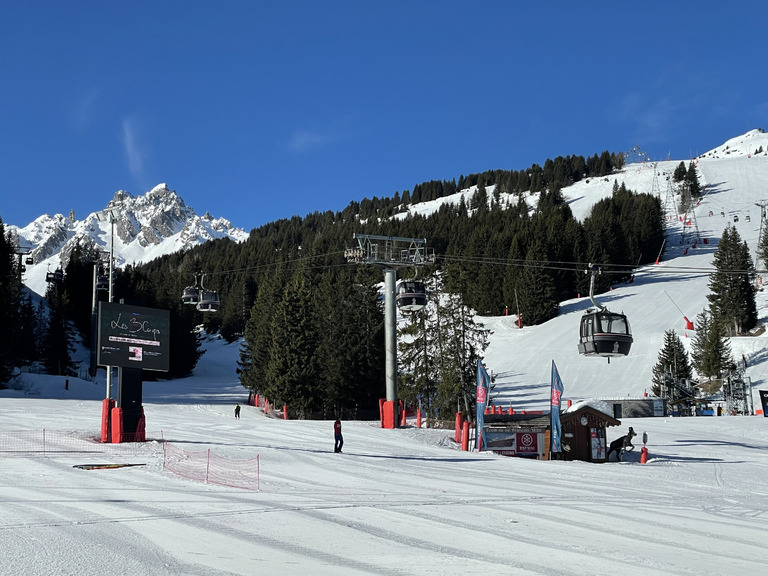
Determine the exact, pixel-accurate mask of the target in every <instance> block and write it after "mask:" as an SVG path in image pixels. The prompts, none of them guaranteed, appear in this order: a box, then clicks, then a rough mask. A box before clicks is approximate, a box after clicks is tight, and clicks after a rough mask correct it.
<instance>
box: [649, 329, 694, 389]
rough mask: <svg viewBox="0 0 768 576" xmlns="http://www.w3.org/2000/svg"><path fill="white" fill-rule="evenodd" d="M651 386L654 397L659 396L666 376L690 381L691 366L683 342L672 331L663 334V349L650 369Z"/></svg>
mask: <svg viewBox="0 0 768 576" xmlns="http://www.w3.org/2000/svg"><path fill="white" fill-rule="evenodd" d="M652 373H653V378H652V381H653V386H652V388H651V390H652V391H653V393H654V394H656V396H660V395H661V385H662V384H663V383H664V381H665V378H666V377H667V376H671V377H672V378H673V379H675V380H690V379H691V374H692V370H691V364H690V361H689V359H688V351H687V350H686V349H685V345H684V344H683V341H682V340H680V336H678V335H677V334H676V333H675V331H674V330H667V331H666V332H664V347H663V348H662V349H661V351H660V352H659V356H658V361H657V362H656V365H655V366H654V367H653V369H652Z"/></svg>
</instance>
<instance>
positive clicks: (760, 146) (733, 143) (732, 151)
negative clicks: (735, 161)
mask: <svg viewBox="0 0 768 576" xmlns="http://www.w3.org/2000/svg"><path fill="white" fill-rule="evenodd" d="M736 156H749V157H751V156H768V134H766V133H765V131H764V130H763V129H762V128H756V129H755V130H750V131H749V132H747V133H746V134H742V135H741V136H736V137H735V138H731V139H730V140H727V141H726V142H725V143H724V144H723V145H722V146H719V147H717V148H714V149H712V150H710V151H709V152H706V153H705V154H702V155H701V156H700V158H729V157H730V158H733V157H736Z"/></svg>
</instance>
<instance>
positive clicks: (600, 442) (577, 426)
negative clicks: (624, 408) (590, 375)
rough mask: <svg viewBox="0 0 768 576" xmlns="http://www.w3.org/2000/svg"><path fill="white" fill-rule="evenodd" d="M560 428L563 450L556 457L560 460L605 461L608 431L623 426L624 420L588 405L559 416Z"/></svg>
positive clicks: (579, 406) (576, 407) (582, 405)
mask: <svg viewBox="0 0 768 576" xmlns="http://www.w3.org/2000/svg"><path fill="white" fill-rule="evenodd" d="M560 425H561V427H562V438H561V444H562V448H563V451H562V452H560V453H559V454H558V455H557V458H558V459H561V460H583V461H585V462H605V461H606V455H607V453H608V445H607V444H608V443H607V442H606V429H607V428H608V427H609V426H621V421H619V420H617V419H616V418H614V417H612V416H610V415H609V414H606V413H605V412H602V411H600V410H598V409H597V408H595V407H593V406H590V405H589V404H580V405H575V406H574V407H573V409H571V410H569V411H568V412H563V413H561V414H560ZM553 457H554V455H553Z"/></svg>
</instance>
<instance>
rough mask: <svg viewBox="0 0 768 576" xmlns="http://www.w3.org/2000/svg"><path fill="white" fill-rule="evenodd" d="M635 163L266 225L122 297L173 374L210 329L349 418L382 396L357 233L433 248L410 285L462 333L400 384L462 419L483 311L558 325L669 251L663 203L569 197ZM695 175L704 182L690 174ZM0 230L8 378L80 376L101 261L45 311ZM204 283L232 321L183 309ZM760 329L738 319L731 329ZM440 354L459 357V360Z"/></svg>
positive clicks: (247, 358) (295, 393) (452, 334)
mask: <svg viewBox="0 0 768 576" xmlns="http://www.w3.org/2000/svg"><path fill="white" fill-rule="evenodd" d="M623 162H624V158H623V155H622V154H611V153H608V152H603V153H602V154H600V155H594V156H593V157H591V158H586V159H585V158H584V157H581V156H568V157H558V158H556V159H554V160H549V159H548V160H546V161H545V162H544V164H543V166H539V165H533V166H531V167H530V168H528V169H526V170H520V171H507V170H495V171H488V172H483V173H479V174H471V175H468V176H460V177H459V178H458V179H457V180H451V181H430V182H425V183H422V184H418V185H416V186H414V188H413V190H410V191H408V190H406V191H403V192H396V193H395V194H394V195H393V196H392V197H391V198H376V197H373V198H366V199H364V200H362V201H359V202H357V201H354V202H351V203H350V204H349V205H348V206H347V207H346V208H345V209H344V210H342V211H340V212H335V213H334V212H331V211H327V212H315V213H311V214H307V215H306V216H303V217H299V216H293V217H291V218H286V219H281V220H277V221H274V222H270V223H267V224H264V225H263V226H260V227H258V228H255V229H253V230H252V231H251V232H250V236H249V238H248V240H247V241H246V242H244V243H240V244H238V243H235V242H232V241H230V240H226V239H225V240H216V241H211V242H207V243H205V244H203V245H201V246H199V247H196V248H194V249H191V250H188V251H185V252H179V253H174V254H170V255H167V256H164V257H162V258H159V259H157V260H154V261H152V262H149V263H146V264H143V265H136V266H126V267H125V268H123V269H120V270H118V271H117V274H116V279H115V284H114V292H115V301H120V299H123V300H124V301H125V302H126V303H132V304H137V305H142V306H148V307H156V308H163V309H167V310H170V312H171V330H172V338H171V341H172V350H171V368H170V373H169V374H162V376H163V377H174V378H178V377H184V376H185V375H188V374H190V373H191V371H192V370H193V369H194V367H195V365H196V363H197V361H198V359H199V358H200V355H201V348H200V344H201V332H200V330H199V329H198V327H199V326H200V325H204V327H205V332H206V333H207V334H217V335H218V337H221V338H224V339H226V340H227V341H229V342H235V341H237V340H240V342H241V344H240V362H239V364H238V366H237V372H238V374H239V377H240V380H241V382H242V384H243V386H244V387H245V388H246V389H248V390H250V391H254V392H258V393H260V394H263V395H266V396H267V397H269V398H270V400H273V401H274V402H276V403H280V404H282V403H287V404H289V405H291V407H292V410H293V412H294V413H296V414H297V415H299V417H305V418H312V417H327V416H330V415H333V414H339V413H341V412H342V411H343V412H344V414H345V415H346V417H371V415H375V414H378V401H379V398H380V397H381V396H382V395H383V381H384V360H383V359H384V336H383V334H384V327H383V313H382V310H383V304H382V301H381V299H380V297H379V293H378V285H380V283H381V282H382V270H381V269H379V268H375V267H372V266H368V265H360V264H354V263H349V262H347V260H346V258H345V255H344V251H345V249H347V248H351V247H355V241H354V240H353V234H355V233H359V234H374V235H383V236H398V237H406V238H426V239H427V242H428V245H429V247H430V248H431V249H432V250H434V253H435V255H436V259H435V262H434V263H433V264H430V265H429V266H426V267H423V268H421V269H419V270H418V271H416V270H414V269H400V270H399V271H398V276H399V277H400V278H408V277H413V276H414V275H416V274H417V273H418V277H419V278H420V279H422V280H424V281H425V282H426V283H427V286H428V287H437V286H439V288H438V290H439V291H440V292H441V293H444V294H449V295H451V299H450V300H449V301H447V302H438V301H437V300H434V299H433V300H432V304H431V306H432V310H433V311H434V312H435V313H436V314H438V316H436V317H441V318H451V319H452V321H455V322H454V323H453V324H452V325H451V328H450V329H448V328H447V327H446V326H443V327H442V328H441V329H440V330H436V329H435V325H434V322H435V320H434V317H431V316H430V317H427V315H426V313H425V315H424V319H423V320H420V319H419V318H418V317H414V318H413V319H412V320H413V321H412V322H410V323H409V325H408V326H407V328H406V330H407V331H408V333H409V336H408V338H409V341H411V342H418V343H419V344H418V346H421V347H422V348H421V349H422V350H423V349H424V347H427V346H429V347H430V348H429V350H428V351H427V352H428V355H429V357H430V358H432V360H433V361H432V362H431V365H430V366H429V367H427V366H425V365H423V364H420V363H419V360H418V358H419V355H418V354H414V353H411V354H410V355H409V354H408V352H407V350H405V349H403V350H402V351H401V355H403V358H404V360H403V362H402V365H401V366H400V370H401V375H400V376H399V378H400V379H401V381H402V382H403V390H404V393H405V395H406V396H407V400H408V401H410V402H413V403H416V402H422V403H424V405H425V406H428V407H429V409H430V411H431V413H432V414H434V415H436V416H438V417H440V416H443V417H445V416H449V417H450V415H451V414H452V413H453V411H455V409H456V405H457V402H461V403H462V404H464V405H465V406H467V407H470V406H471V404H472V401H473V400H472V395H473V393H474V391H473V388H474V382H473V379H472V378H473V376H472V371H473V369H474V364H473V362H475V361H476V359H477V358H482V355H483V350H484V348H485V346H487V334H486V333H484V331H483V327H482V326H481V325H475V324H474V321H473V320H472V317H473V315H474V313H478V314H480V315H484V316H489V315H502V314H505V313H506V312H509V313H510V314H511V313H517V312H518V311H519V313H520V315H521V318H522V322H523V323H524V324H527V325H534V324H540V323H542V322H546V321H547V320H549V319H551V318H553V317H555V316H556V315H557V314H558V308H559V302H560V301H562V300H565V299H569V298H573V297H575V296H576V295H577V294H579V293H582V294H584V293H588V291H589V277H588V275H587V274H585V273H584V272H585V271H586V270H587V266H588V264H590V263H594V264H596V265H598V266H600V267H601V269H602V271H603V274H601V275H600V276H599V277H598V280H597V284H598V285H597V289H596V293H599V292H603V291H605V290H607V289H609V287H610V286H611V285H612V284H615V283H620V282H629V281H631V280H632V274H633V270H634V269H635V268H636V267H638V266H641V265H643V264H646V263H650V262H653V261H654V260H655V259H656V257H657V256H658V254H659V251H660V249H661V247H662V246H663V242H664V217H663V209H662V205H661V201H660V199H659V198H657V197H654V196H652V195H650V194H647V193H637V192H634V191H632V190H629V189H627V188H626V187H625V186H624V185H623V184H621V185H620V184H618V183H617V184H615V186H614V189H613V193H612V194H611V195H610V196H609V197H606V198H604V199H603V200H601V201H600V202H598V203H597V204H595V206H594V207H593V209H592V211H591V214H590V215H589V216H588V217H587V218H585V220H584V221H583V222H579V221H578V220H577V219H576V218H575V217H574V216H573V214H572V213H571V210H570V208H569V206H568V204H567V203H566V202H565V201H564V198H563V195H562V193H561V190H562V188H563V187H565V186H568V185H570V184H572V183H574V182H576V181H579V180H581V179H584V178H597V177H603V176H606V175H609V174H612V173H613V172H614V171H616V170H619V169H620V168H622V166H623ZM682 178H690V176H689V174H688V172H686V174H685V175H684V176H682ZM693 178H694V179H695V171H694V173H693ZM472 186H475V187H476V191H475V192H474V195H473V196H471V197H469V198H468V199H467V200H466V201H465V200H462V201H461V202H459V203H458V204H450V203H443V204H442V205H441V207H440V208H439V209H438V210H437V211H436V212H434V213H432V214H430V215H428V216H421V215H409V214H408V213H407V206H408V205H410V204H414V203H418V202H424V201H427V200H436V199H439V198H443V197H446V196H449V195H452V194H455V193H456V192H459V191H461V190H463V189H466V188H469V187H472ZM690 189H693V190H695V189H696V188H695V186H690ZM0 232H2V240H0V298H2V302H0V304H1V305H0V312H1V313H2V314H4V315H5V317H4V318H3V319H2V323H3V325H4V326H15V327H17V332H18V333H14V332H13V331H10V332H8V331H6V332H3V341H2V342H0V371H1V372H0V382H5V381H7V380H8V379H9V378H10V377H12V375H13V374H12V372H13V370H14V367H15V366H18V365H19V364H25V363H31V362H41V363H43V364H44V365H45V366H46V368H47V370H48V371H49V373H55V374H67V373H71V372H72V371H74V370H76V369H78V366H75V365H73V363H72V362H71V348H72V346H73V343H74V341H75V339H78V338H79V339H80V340H82V342H83V343H85V344H86V345H89V343H90V341H91V338H92V333H93V329H92V326H93V321H92V314H91V312H92V301H91V294H92V289H91V285H92V278H93V267H94V266H98V264H97V263H95V262H97V260H98V258H97V257H96V256H95V255H92V254H87V253H84V252H83V251H82V250H80V251H78V250H75V251H74V252H73V253H72V255H71V256H70V258H69V261H68V264H67V265H66V268H65V270H64V278H63V280H62V281H61V282H56V283H52V284H51V285H50V288H49V293H48V294H47V295H46V296H47V307H45V308H44V307H43V306H42V304H41V303H40V304H38V305H35V304H34V303H33V301H32V299H31V298H30V297H29V296H28V294H27V293H26V292H25V291H23V290H22V289H21V284H20V279H21V276H20V274H19V267H20V266H21V261H20V260H19V259H18V258H17V255H16V254H15V253H14V248H13V246H14V245H15V244H14V240H13V239H12V238H10V237H9V236H8V235H7V234H6V233H5V230H4V228H3V226H2V222H1V221H0ZM200 274H203V275H204V276H202V277H201V276H199V275H200ZM196 275H198V276H197V277H196ZM196 278H197V279H199V278H202V281H203V282H204V284H205V286H206V288H207V289H211V290H216V291H217V292H218V294H219V296H220V301H221V305H220V309H219V311H218V312H216V313H201V312H199V311H197V310H196V309H195V307H194V306H186V305H184V304H183V303H182V302H181V294H182V291H183V289H184V288H185V287H186V286H189V285H193V284H195V282H196ZM431 289H432V290H434V288H431ZM430 296H431V297H434V294H431V295H430ZM99 298H100V299H104V298H105V295H104V293H99ZM428 308H429V307H428ZM719 313H721V314H725V311H722V312H719ZM745 321H748V319H747V320H745V319H742V318H738V319H731V323H730V326H731V327H732V328H734V329H735V328H738V327H739V326H741V325H742V324H743V323H744V322H745ZM468 335H469V336H468ZM468 342H470V343H471V345H468V344H467V343H468ZM441 350H442V351H445V350H450V351H451V352H450V356H451V359H452V361H451V362H447V354H446V353H444V354H443V355H442V357H440V355H439V354H438V351H441ZM80 368H81V369H82V367H80ZM155 376H156V374H147V375H146V378H151V377H155ZM373 417H376V416H373Z"/></svg>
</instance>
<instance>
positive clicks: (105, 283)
mask: <svg viewBox="0 0 768 576" xmlns="http://www.w3.org/2000/svg"><path fill="white" fill-rule="evenodd" d="M96 290H109V278H107V277H106V276H104V275H101V276H99V277H98V279H97V280H96Z"/></svg>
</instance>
